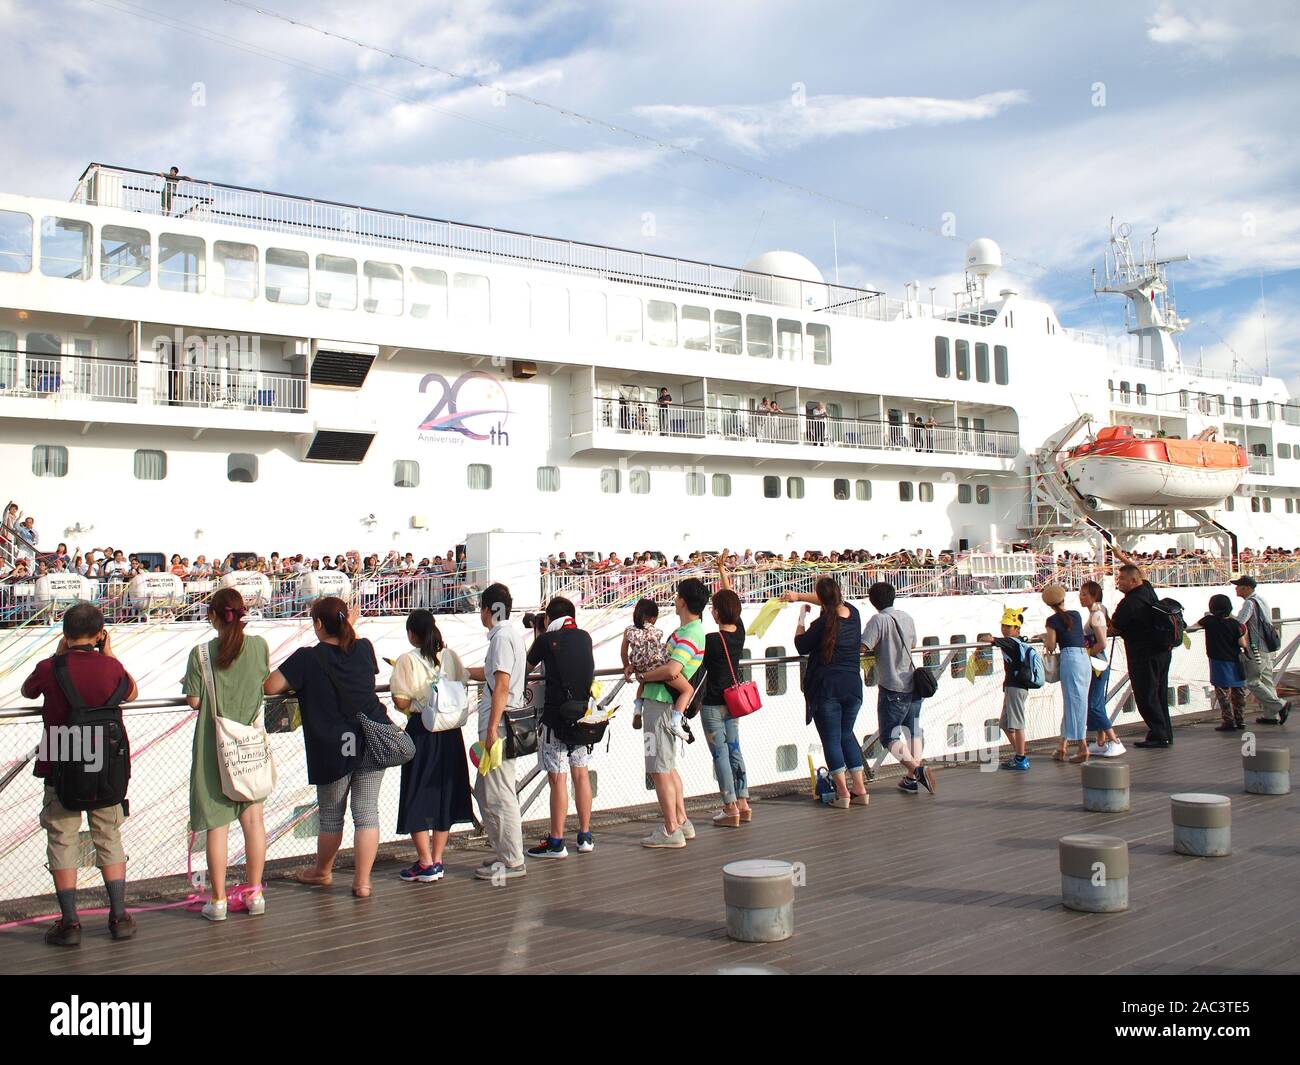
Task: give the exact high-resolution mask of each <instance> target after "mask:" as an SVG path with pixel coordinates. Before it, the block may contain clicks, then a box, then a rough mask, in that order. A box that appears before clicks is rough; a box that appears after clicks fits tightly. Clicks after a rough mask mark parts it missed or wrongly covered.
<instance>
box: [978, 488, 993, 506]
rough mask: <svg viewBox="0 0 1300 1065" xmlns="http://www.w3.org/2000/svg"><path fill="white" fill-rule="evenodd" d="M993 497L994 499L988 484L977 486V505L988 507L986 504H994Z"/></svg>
mask: <svg viewBox="0 0 1300 1065" xmlns="http://www.w3.org/2000/svg"><path fill="white" fill-rule="evenodd" d="M992 497H993V493H992V492H990V491H989V486H988V485H986V484H977V485H976V486H975V502H976V503H979V504H980V505H981V506H984V505H986V504H988V503H990V502H992Z"/></svg>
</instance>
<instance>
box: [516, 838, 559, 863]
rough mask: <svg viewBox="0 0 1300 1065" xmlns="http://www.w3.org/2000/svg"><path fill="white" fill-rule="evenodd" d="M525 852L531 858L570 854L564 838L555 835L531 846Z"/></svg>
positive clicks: (556, 856) (557, 856)
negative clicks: (557, 837)
mask: <svg viewBox="0 0 1300 1065" xmlns="http://www.w3.org/2000/svg"><path fill="white" fill-rule="evenodd" d="M524 853H525V854H527V855H528V857H530V858H567V857H568V856H569V851H568V848H567V847H565V845H564V840H562V839H556V838H555V837H554V836H547V837H546V838H545V839H544V840H542V842H541V843H539V844H537V846H536V847H529V848H528V850H527V851H525V852H524Z"/></svg>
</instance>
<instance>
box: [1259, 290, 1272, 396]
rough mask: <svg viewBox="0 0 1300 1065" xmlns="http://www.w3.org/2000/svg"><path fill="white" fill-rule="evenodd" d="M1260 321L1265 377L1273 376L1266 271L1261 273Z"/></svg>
mask: <svg viewBox="0 0 1300 1065" xmlns="http://www.w3.org/2000/svg"><path fill="white" fill-rule="evenodd" d="M1259 321H1260V326H1261V328H1262V329H1263V331H1264V376H1265V377H1270V376H1272V366H1271V365H1270V363H1269V358H1268V308H1267V307H1266V306H1265V304H1264V271H1263V270H1262V269H1261V270H1260V271H1259Z"/></svg>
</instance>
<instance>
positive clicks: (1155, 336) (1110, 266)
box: [1092, 218, 1188, 370]
mask: <svg viewBox="0 0 1300 1065" xmlns="http://www.w3.org/2000/svg"><path fill="white" fill-rule="evenodd" d="M1159 232H1160V230H1159V228H1158V227H1157V228H1156V229H1155V230H1154V231H1153V232H1152V234H1151V242H1150V246H1148V244H1147V242H1146V241H1142V242H1140V243H1139V245H1138V248H1137V250H1136V252H1135V251H1134V248H1133V245H1132V242H1131V241H1130V240H1129V236H1130V234H1131V233H1132V227H1131V226H1130V225H1129V224H1128V223H1127V222H1121V223H1120V224H1119V225H1118V226H1117V225H1116V224H1115V219H1114V218H1112V219H1111V220H1110V248H1109V250H1108V251H1107V253H1106V263H1105V271H1106V278H1105V284H1101V285H1098V284H1097V280H1096V273H1095V271H1094V274H1093V285H1092V287H1093V291H1094V292H1114V293H1118V294H1119V295H1122V296H1127V297H1128V299H1129V301H1130V304H1131V313H1132V314H1133V316H1134V317H1133V318H1130V317H1129V314H1130V309H1129V308H1127V307H1126V308H1125V312H1124V317H1125V322H1126V323H1127V325H1128V331H1129V332H1130V333H1132V334H1133V335H1135V336H1136V337H1138V343H1139V357H1140V358H1141V360H1142V362H1143V363H1144V364H1146V365H1150V366H1154V367H1156V368H1157V369H1161V370H1173V369H1177V368H1178V367H1179V356H1178V348H1177V346H1176V345H1175V344H1174V336H1175V334H1177V333H1181V332H1182V331H1183V330H1184V329H1186V328H1187V319H1186V318H1179V317H1178V309H1177V308H1176V307H1175V306H1174V298H1173V295H1172V294H1171V293H1170V291H1169V272H1168V269H1167V267H1168V266H1169V264H1170V263H1181V262H1187V260H1188V256H1186V255H1174V256H1169V257H1167V258H1164V259H1160V258H1157V257H1156V234H1157V233H1159Z"/></svg>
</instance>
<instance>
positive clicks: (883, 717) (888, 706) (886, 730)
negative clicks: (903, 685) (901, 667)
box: [876, 688, 922, 750]
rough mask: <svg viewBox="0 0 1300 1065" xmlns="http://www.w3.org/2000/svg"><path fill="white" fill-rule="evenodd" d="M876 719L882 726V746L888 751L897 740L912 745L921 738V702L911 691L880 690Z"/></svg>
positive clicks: (878, 690)
mask: <svg viewBox="0 0 1300 1065" xmlns="http://www.w3.org/2000/svg"><path fill="white" fill-rule="evenodd" d="M876 690H877V692H878V693H879V694H878V695H877V698H876V718H877V721H878V723H879V726H880V745H881V746H882V747H884V748H885V749H886V750H888V749H889V746H890V744H892V743H894V742H895V741H896V740H902V741H903V742H904V743H911V741H912V740H913V739H918V738H920V737H921V735H922V733H921V700H920V699H918V698H916V697H915V696H914V695H913V694H912V693H911V692H910V691H907V692H896V691H893V690H892V689H890V688H878V689H876Z"/></svg>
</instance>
